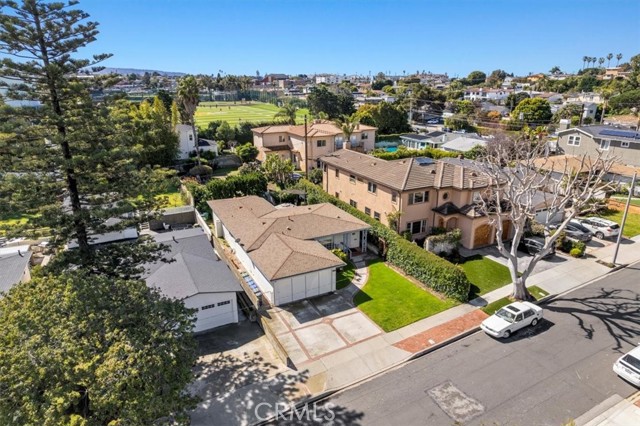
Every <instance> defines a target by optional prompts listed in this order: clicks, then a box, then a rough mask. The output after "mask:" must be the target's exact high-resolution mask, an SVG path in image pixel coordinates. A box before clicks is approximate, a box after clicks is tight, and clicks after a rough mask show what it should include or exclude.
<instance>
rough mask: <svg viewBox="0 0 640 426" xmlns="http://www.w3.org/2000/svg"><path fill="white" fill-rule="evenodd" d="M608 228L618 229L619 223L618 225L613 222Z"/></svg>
mask: <svg viewBox="0 0 640 426" xmlns="http://www.w3.org/2000/svg"><path fill="white" fill-rule="evenodd" d="M609 228H611V229H618V228H620V225H618V224H617V223H614V224H613V225H609Z"/></svg>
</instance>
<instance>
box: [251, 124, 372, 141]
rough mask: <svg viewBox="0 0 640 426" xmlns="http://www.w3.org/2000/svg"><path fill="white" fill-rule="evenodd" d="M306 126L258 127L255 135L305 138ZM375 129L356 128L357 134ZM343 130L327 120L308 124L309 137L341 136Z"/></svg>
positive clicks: (254, 130)
mask: <svg viewBox="0 0 640 426" xmlns="http://www.w3.org/2000/svg"><path fill="white" fill-rule="evenodd" d="M304 127H305V126H304V125H297V126H294V125H288V124H287V125H279V126H264V127H256V128H254V129H252V130H253V132H254V133H259V134H269V133H283V132H284V133H291V134H292V135H297V136H302V137H304V135H305V132H304ZM375 129H376V128H375V127H372V126H367V125H364V124H359V125H358V127H357V128H356V130H355V131H356V132H358V131H362V130H375ZM342 133H343V132H342V130H341V129H340V128H339V127H338V126H336V125H335V124H334V123H333V122H331V121H327V120H316V121H311V122H310V123H309V124H307V137H314V136H322V135H327V136H331V135H341V134H342Z"/></svg>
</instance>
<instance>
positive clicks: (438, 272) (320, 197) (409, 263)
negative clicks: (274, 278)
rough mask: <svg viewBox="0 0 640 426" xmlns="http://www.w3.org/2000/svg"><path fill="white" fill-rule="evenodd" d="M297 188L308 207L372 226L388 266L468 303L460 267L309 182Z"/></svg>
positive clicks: (465, 277)
mask: <svg viewBox="0 0 640 426" xmlns="http://www.w3.org/2000/svg"><path fill="white" fill-rule="evenodd" d="M296 187H297V188H299V189H304V190H305V191H306V192H307V202H308V203H309V204H316V203H331V204H333V205H335V206H336V207H339V208H340V209H342V210H344V211H346V212H347V213H349V214H351V215H353V216H355V217H357V218H358V219H360V220H362V221H363V222H366V223H367V224H369V225H371V229H370V230H369V237H370V238H369V241H372V242H373V241H379V244H380V245H381V246H382V247H383V249H382V252H381V253H382V255H383V257H384V255H385V250H386V258H387V261H388V262H389V263H391V264H393V265H395V266H397V267H398V268H400V269H402V270H403V271H404V272H405V273H407V274H408V275H411V276H413V277H414V278H415V279H417V280H418V281H420V282H421V283H423V284H424V285H425V286H427V287H429V288H432V289H434V290H435V291H437V292H439V293H442V294H444V295H446V296H448V297H452V298H454V299H457V300H460V301H463V302H465V301H467V300H468V297H469V287H470V285H471V284H470V283H469V280H468V279H467V276H466V275H465V273H464V271H463V270H462V269H461V268H460V267H458V266H456V265H454V264H452V263H451V262H449V261H447V260H445V259H442V258H440V257H438V256H437V255H435V254H433V253H430V252H428V251H426V250H424V249H423V248H422V247H419V246H418V245H416V244H414V243H412V242H410V241H407V240H406V239H404V238H403V237H402V236H401V235H398V233H396V232H395V231H393V230H392V229H390V228H388V227H386V226H384V225H383V224H382V223H380V222H378V221H377V220H375V219H373V218H372V217H371V216H368V215H366V214H364V212H361V211H360V210H358V209H356V208H354V207H352V206H351V205H349V204H347V203H345V202H344V201H341V200H339V199H337V198H335V197H333V196H331V195H329V194H327V193H326V192H324V191H323V190H322V189H321V188H319V187H318V186H316V185H314V184H312V183H311V182H309V181H308V180H304V179H301V180H300V181H299V182H298V184H297V185H296Z"/></svg>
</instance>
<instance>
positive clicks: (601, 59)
mask: <svg viewBox="0 0 640 426" xmlns="http://www.w3.org/2000/svg"><path fill="white" fill-rule="evenodd" d="M602 64H604V58H599V59H598V65H600V68H602Z"/></svg>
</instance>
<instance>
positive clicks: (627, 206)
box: [611, 172, 638, 265]
mask: <svg viewBox="0 0 640 426" xmlns="http://www.w3.org/2000/svg"><path fill="white" fill-rule="evenodd" d="M637 176H638V172H634V173H633V179H631V186H630V187H629V197H628V198H627V205H626V207H625V208H624V214H623V215H622V223H621V224H620V233H619V234H618V240H617V241H616V250H615V251H614V252H613V261H612V262H611V263H613V264H614V265H615V264H616V259H617V258H618V250H619V249H620V241H622V232H623V231H624V224H625V222H626V221H627V213H629V205H630V204H631V197H632V196H633V189H634V188H635V186H636V177H637Z"/></svg>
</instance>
